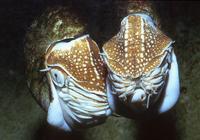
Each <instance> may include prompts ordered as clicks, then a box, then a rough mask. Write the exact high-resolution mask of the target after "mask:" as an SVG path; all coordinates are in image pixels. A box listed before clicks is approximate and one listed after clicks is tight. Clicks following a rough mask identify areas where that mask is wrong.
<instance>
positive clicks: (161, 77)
mask: <svg viewBox="0 0 200 140" xmlns="http://www.w3.org/2000/svg"><path fill="white" fill-rule="evenodd" d="M173 42H174V41H172V40H171V39H170V38H169V37H167V36H166V35H165V34H164V33H163V32H162V31H161V30H159V29H158V27H157V26H156V24H155V23H154V21H153V19H152V18H151V17H150V16H149V15H146V14H143V13H135V14H129V15H128V16H126V17H125V18H124V19H123V20H122V21H121V28H120V31H119V32H118V33H117V35H115V36H114V37H112V38H111V39H110V40H109V41H108V42H106V43H105V44H104V46H103V53H102V54H101V55H102V57H103V59H104V61H105V63H106V65H107V68H108V76H107V79H108V81H109V82H108V83H107V86H108V88H109V89H110V90H107V91H109V92H111V93H112V94H113V95H115V96H116V97H117V98H118V99H119V101H120V102H122V104H124V105H126V106H128V107H130V108H131V109H132V111H133V112H134V111H135V112H143V111H146V110H148V109H151V108H152V106H153V105H154V104H156V102H158V101H159V105H158V108H157V111H158V112H159V113H162V112H166V111H168V110H169V109H170V108H171V107H172V106H174V104H175V103H176V101H177V100H178V97H179V74H178V65H177V61H176V56H175V54H174V51H173V46H172V44H173ZM161 97H162V99H161Z"/></svg>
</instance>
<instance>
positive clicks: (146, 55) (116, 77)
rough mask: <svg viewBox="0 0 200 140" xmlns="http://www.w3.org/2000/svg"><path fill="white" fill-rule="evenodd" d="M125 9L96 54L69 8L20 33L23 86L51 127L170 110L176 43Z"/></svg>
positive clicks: (175, 91)
mask: <svg viewBox="0 0 200 140" xmlns="http://www.w3.org/2000/svg"><path fill="white" fill-rule="evenodd" d="M139 4H140V3H139ZM133 6H134V5H133ZM130 11H131V13H129V14H127V16H126V17H124V18H123V19H122V21H121V26H120V30H119V32H118V33H117V34H116V35H115V36H113V37H111V38H110V39H109V40H108V41H105V43H104V44H103V46H102V49H99V48H100V47H101V46H98V44H97V43H96V42H95V40H93V39H92V37H90V35H89V33H88V32H87V29H88V27H87V24H85V21H84V20H83V21H82V20H81V19H79V18H78V17H79V16H78V15H76V14H77V13H76V12H74V13H73V12H71V8H70V7H63V6H58V7H53V8H48V9H47V10H46V11H45V12H44V14H43V15H42V16H41V17H40V18H39V19H38V20H36V22H34V23H33V25H32V26H31V28H30V30H29V33H28V34H27V35H26V46H27V47H26V48H25V58H26V62H27V69H26V73H27V83H28V87H29V89H30V91H31V93H32V95H33V96H34V98H35V99H36V100H37V102H38V103H39V104H40V105H41V107H42V108H43V109H44V110H45V111H46V112H47V121H48V123H49V124H51V125H52V126H55V127H57V128H60V129H63V130H65V131H73V130H81V129H84V128H88V127H91V126H96V125H98V124H101V123H103V122H105V120H106V118H107V117H108V116H111V115H114V114H119V115H122V116H127V117H134V116H135V115H137V114H139V117H141V118H142V115H143V116H144V114H142V113H143V112H149V111H152V110H154V111H156V112H157V113H163V112H167V111H168V110H170V109H171V108H172V107H173V106H174V105H175V103H176V102H177V100H178V98H179V72H178V64H177V60H176V55H175V53H174V49H173V43H174V41H173V40H172V39H171V38H169V37H168V36H167V35H165V34H164V32H162V31H161V30H160V29H159V28H158V26H157V25H156V24H155V23H154V20H153V18H151V16H150V15H148V14H145V13H143V12H141V11H140V10H139V11H138V12H134V13H133V12H132V11H134V10H130ZM86 32H87V33H86ZM122 110H123V111H125V112H127V113H128V114H129V113H130V114H129V115H124V113H122ZM150 115H151V114H150Z"/></svg>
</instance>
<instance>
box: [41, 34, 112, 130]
mask: <svg viewBox="0 0 200 140" xmlns="http://www.w3.org/2000/svg"><path fill="white" fill-rule="evenodd" d="M99 53H100V52H99V49H98V47H97V44H96V43H95V42H94V41H93V40H92V39H91V38H90V37H89V35H84V36H81V37H78V38H71V39H67V40H61V41H58V42H55V43H52V44H51V45H50V46H49V48H48V49H47V51H46V55H45V66H46V68H45V69H44V70H42V71H46V72H47V77H48V81H49V84H50V87H51V92H52V98H53V99H52V101H51V103H50V107H49V109H48V118H47V120H48V122H49V123H50V124H52V125H54V126H56V127H59V128H62V129H64V130H67V131H71V130H72V129H79V128H83V127H88V126H92V125H95V124H98V123H99V122H102V121H104V120H105V118H106V116H108V115H110V113H111V110H110V107H109V104H108V99H107V95H106V87H105V80H106V68H105V66H104V64H103V62H102V60H101V58H100V56H99Z"/></svg>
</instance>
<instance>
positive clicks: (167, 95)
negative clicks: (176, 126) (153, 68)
mask: <svg viewBox="0 0 200 140" xmlns="http://www.w3.org/2000/svg"><path fill="white" fill-rule="evenodd" d="M179 89H180V85H179V72H178V64H177V60H176V55H175V53H174V51H172V63H171V69H170V70H169V78H168V81H167V83H166V88H165V90H164V97H163V101H162V102H161V105H160V107H159V109H158V112H159V113H164V112H167V111H169V110H170V109H171V108H172V107H173V106H174V105H175V104H176V102H177V101H178V98H179V96H180V90H179Z"/></svg>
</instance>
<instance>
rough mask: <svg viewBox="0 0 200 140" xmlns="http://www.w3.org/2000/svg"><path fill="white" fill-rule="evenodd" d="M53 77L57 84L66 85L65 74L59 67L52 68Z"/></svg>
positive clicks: (59, 85)
mask: <svg viewBox="0 0 200 140" xmlns="http://www.w3.org/2000/svg"><path fill="white" fill-rule="evenodd" d="M50 74H51V78H52V80H53V82H54V84H55V85H57V86H58V87H63V86H64V81H65V80H64V75H63V73H62V72H61V71H60V70H57V69H51V70H50Z"/></svg>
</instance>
